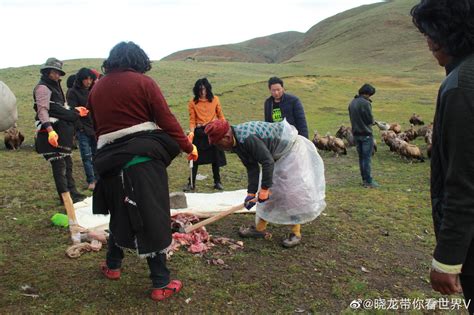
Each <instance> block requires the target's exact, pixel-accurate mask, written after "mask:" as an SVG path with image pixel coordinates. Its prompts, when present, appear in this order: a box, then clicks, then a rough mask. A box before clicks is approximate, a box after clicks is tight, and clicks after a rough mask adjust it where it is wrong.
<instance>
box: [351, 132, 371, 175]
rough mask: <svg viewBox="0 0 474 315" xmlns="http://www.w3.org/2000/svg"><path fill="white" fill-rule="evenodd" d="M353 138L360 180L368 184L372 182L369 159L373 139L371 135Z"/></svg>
mask: <svg viewBox="0 0 474 315" xmlns="http://www.w3.org/2000/svg"><path fill="white" fill-rule="evenodd" d="M354 140H355V143H356V148H357V153H358V154H359V168H360V175H361V176H362V181H363V182H364V183H368V184H370V183H372V176H371V159H372V150H373V149H374V139H373V138H372V136H356V137H354Z"/></svg>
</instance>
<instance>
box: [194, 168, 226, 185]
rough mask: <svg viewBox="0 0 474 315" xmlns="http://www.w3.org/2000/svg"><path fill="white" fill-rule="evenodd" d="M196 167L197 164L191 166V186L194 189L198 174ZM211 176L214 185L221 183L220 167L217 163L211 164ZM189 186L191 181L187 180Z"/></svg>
mask: <svg viewBox="0 0 474 315" xmlns="http://www.w3.org/2000/svg"><path fill="white" fill-rule="evenodd" d="M198 166H199V165H197V164H194V165H193V184H194V187H196V176H197V173H198ZM212 176H213V177H214V184H217V183H220V182H221V174H220V167H219V164H218V163H212ZM188 182H189V184H191V181H190V180H189V178H188Z"/></svg>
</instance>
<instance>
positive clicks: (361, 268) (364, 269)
mask: <svg viewBox="0 0 474 315" xmlns="http://www.w3.org/2000/svg"><path fill="white" fill-rule="evenodd" d="M360 270H362V272H365V273H369V272H370V271H369V270H367V268H365V267H363V266H362V267H360Z"/></svg>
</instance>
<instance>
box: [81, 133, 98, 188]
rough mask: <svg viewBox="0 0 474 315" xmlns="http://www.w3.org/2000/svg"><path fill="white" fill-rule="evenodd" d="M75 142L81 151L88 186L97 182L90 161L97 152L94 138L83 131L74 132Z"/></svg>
mask: <svg viewBox="0 0 474 315" xmlns="http://www.w3.org/2000/svg"><path fill="white" fill-rule="evenodd" d="M76 137H77V141H78V142H79V150H80V151H81V159H82V165H83V166H84V172H85V173H86V180H87V183H88V184H92V183H94V182H95V181H97V175H96V174H97V172H96V171H95V170H94V164H93V163H92V159H93V157H94V156H95V153H96V151H97V141H96V139H95V137H94V136H89V135H88V134H86V133H85V132H84V131H80V130H76Z"/></svg>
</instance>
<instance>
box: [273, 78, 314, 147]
mask: <svg viewBox="0 0 474 315" xmlns="http://www.w3.org/2000/svg"><path fill="white" fill-rule="evenodd" d="M268 89H269V90H270V93H271V96H270V97H269V98H267V99H266V100H265V104H264V114H265V121H266V122H280V121H283V119H286V121H287V122H288V123H289V124H290V125H293V126H295V128H296V130H298V134H299V135H300V136H303V137H305V138H308V125H307V123H306V116H305V114H304V109H303V104H301V101H300V100H299V98H297V97H296V96H294V95H291V94H288V93H285V88H284V87H283V80H282V79H280V78H277V77H271V78H270V79H269V80H268Z"/></svg>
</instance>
